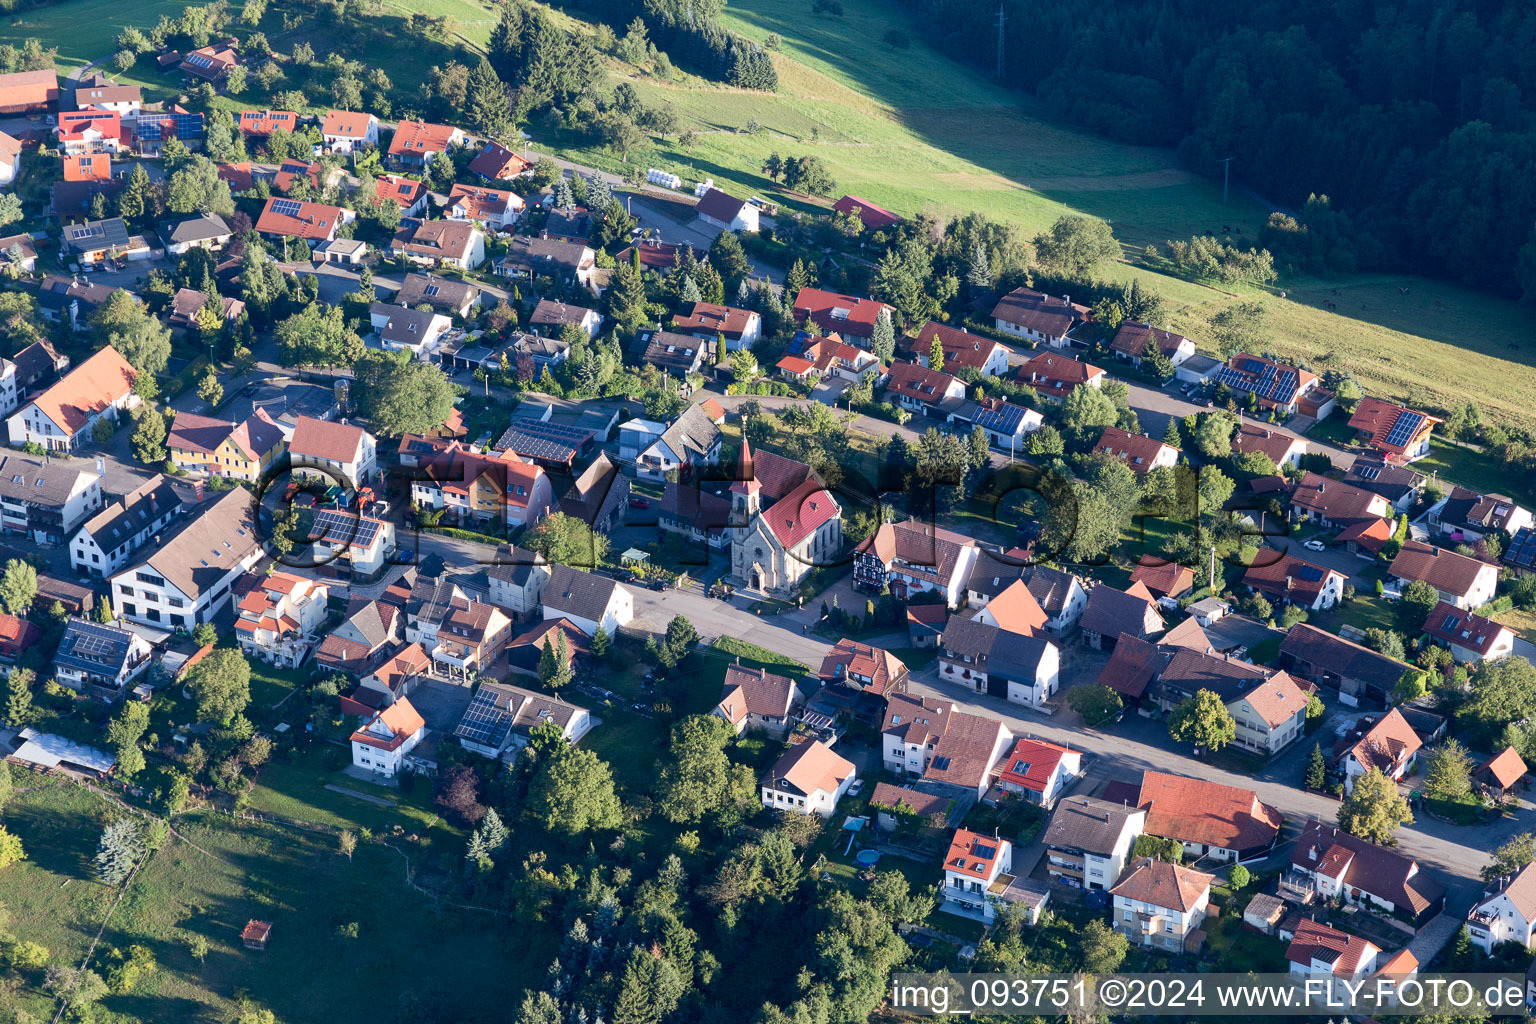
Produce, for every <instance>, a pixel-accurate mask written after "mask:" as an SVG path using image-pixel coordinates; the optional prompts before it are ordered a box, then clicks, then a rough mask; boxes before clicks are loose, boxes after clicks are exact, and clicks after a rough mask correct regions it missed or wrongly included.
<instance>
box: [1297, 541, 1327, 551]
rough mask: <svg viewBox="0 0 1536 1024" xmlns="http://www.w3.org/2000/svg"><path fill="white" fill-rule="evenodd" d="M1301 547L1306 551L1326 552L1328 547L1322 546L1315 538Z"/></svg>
mask: <svg viewBox="0 0 1536 1024" xmlns="http://www.w3.org/2000/svg"><path fill="white" fill-rule="evenodd" d="M1302 547H1304V548H1306V549H1307V550H1308V551H1327V550H1328V545H1327V544H1324V543H1323V542H1322V541H1320V540H1318V539H1316V538H1313V539H1312V540H1309V541H1307V542H1306V543H1305V544H1303V545H1302Z"/></svg>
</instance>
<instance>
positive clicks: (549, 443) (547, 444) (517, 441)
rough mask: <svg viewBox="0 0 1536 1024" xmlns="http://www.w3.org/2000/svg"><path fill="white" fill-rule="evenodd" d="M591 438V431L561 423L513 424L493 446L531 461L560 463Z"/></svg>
mask: <svg viewBox="0 0 1536 1024" xmlns="http://www.w3.org/2000/svg"><path fill="white" fill-rule="evenodd" d="M591 437H592V431H590V430H586V429H584V428H582V427H573V426H568V425H567V424H564V423H514V424H513V425H512V426H510V427H508V428H507V431H506V433H504V434H502V435H501V440H499V441H497V442H496V446H497V447H498V448H500V449H501V450H502V451H514V452H516V453H517V454H519V455H526V456H528V457H529V458H533V459H550V460H553V461H557V462H564V461H565V460H567V459H569V458H571V457H572V456H573V455H575V454H576V452H577V450H578V449H580V448H581V446H582V445H584V444H586V443H587V441H588V440H589V439H590V438H591Z"/></svg>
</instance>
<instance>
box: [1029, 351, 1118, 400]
mask: <svg viewBox="0 0 1536 1024" xmlns="http://www.w3.org/2000/svg"><path fill="white" fill-rule="evenodd" d="M1102 376H1104V371H1103V370H1101V369H1099V368H1098V367H1097V366H1093V365H1091V364H1089V363H1085V362H1082V361H1081V360H1077V359H1073V358H1071V357H1070V356H1064V355H1061V354H1060V353H1056V352H1042V353H1040V354H1039V355H1037V356H1035V357H1034V358H1033V359H1031V360H1030V361H1029V362H1027V363H1025V364H1024V365H1023V366H1021V367H1019V372H1018V379H1019V380H1020V381H1022V382H1024V383H1025V384H1028V385H1030V386H1031V387H1033V388H1034V389H1035V390H1036V391H1038V392H1040V393H1041V394H1042V395H1048V396H1050V397H1052V398H1065V397H1066V396H1067V395H1069V394H1070V393H1071V392H1072V389H1073V388H1076V387H1077V386H1078V385H1080V384H1087V383H1088V382H1089V381H1092V380H1096V379H1097V378H1099V377H1102Z"/></svg>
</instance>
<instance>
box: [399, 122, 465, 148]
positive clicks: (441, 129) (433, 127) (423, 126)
mask: <svg viewBox="0 0 1536 1024" xmlns="http://www.w3.org/2000/svg"><path fill="white" fill-rule="evenodd" d="M462 137H463V132H461V131H459V129H457V128H454V127H451V126H450V125H446V124H429V123H427V122H425V121H401V122H400V124H399V125H398V126H397V127H396V128H395V137H394V138H393V139H391V140H390V142H389V152H390V154H391V155H394V156H399V155H401V154H403V153H409V154H412V155H414V156H420V155H421V154H423V153H443V152H446V151H447V149H448V147H449V146H450V145H452V144H453V142H454V140H455V139H458V138H462Z"/></svg>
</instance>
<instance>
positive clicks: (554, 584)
mask: <svg viewBox="0 0 1536 1024" xmlns="http://www.w3.org/2000/svg"><path fill="white" fill-rule="evenodd" d="M542 603H543V608H544V618H546V619H559V618H565V619H570V620H571V622H572V623H573V624H574V625H575V626H576V627H577V628H579V629H580V630H581V631H582V632H583V633H586V634H587V635H588V636H591V635H593V634H594V633H596V632H597V627H598V626H599V625H601V626H602V627H603V629H604V630H606V631H607V633H608V635H609V636H613V635H614V633H616V632H617V631H618V628H619V627H620V626H627V625H629V621H630V620H631V619H633V618H634V617H635V596H634V595H633V594H631V593H630V592H629V590H628V589H626V588H625V587H623V586H621V585H620V584H619V583H618V582H616V581H614V580H611V579H609V578H608V577H606V576H596V575H594V574H592V573H590V572H582V571H581V570H580V569H572V568H571V567H570V566H567V565H553V566H550V577H549V580H548V581H547V582H545V584H544V594H543V597H542Z"/></svg>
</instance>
